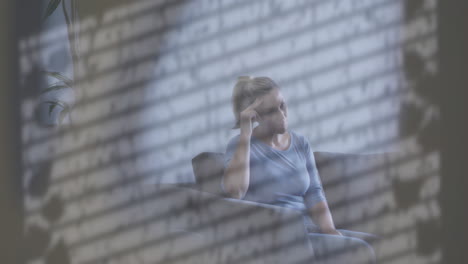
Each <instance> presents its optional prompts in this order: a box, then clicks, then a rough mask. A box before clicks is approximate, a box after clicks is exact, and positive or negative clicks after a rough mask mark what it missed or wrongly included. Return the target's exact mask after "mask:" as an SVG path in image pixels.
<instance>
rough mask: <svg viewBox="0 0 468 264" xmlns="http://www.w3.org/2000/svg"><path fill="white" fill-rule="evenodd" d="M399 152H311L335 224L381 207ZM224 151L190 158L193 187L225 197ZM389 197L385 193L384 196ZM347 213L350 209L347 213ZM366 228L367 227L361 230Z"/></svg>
mask: <svg viewBox="0 0 468 264" xmlns="http://www.w3.org/2000/svg"><path fill="white" fill-rule="evenodd" d="M399 156H400V153H396V152H395V153H374V154H349V153H339V152H324V151H316V152H314V157H315V161H316V164H317V169H318V171H319V175H320V178H321V180H322V184H323V187H324V191H325V195H326V197H327V201H328V204H329V206H330V209H331V210H332V212H333V214H334V215H335V216H336V217H334V219H335V222H336V223H335V224H337V226H347V225H348V224H349V223H353V222H356V221H360V220H359V219H360V217H361V218H362V217H363V216H364V215H367V214H371V213H372V212H373V211H375V210H381V209H382V208H384V207H385V206H386V205H385V203H384V202H383V201H384V199H383V198H382V196H384V195H385V193H384V192H383V191H381V192H378V191H377V190H378V189H382V188H383V187H384V186H391V182H390V181H391V178H392V177H390V176H389V174H390V169H391V167H392V166H393V165H394V164H395V160H398V159H399V158H398V157H399ZM223 157H224V154H223V153H219V152H203V153H200V154H199V155H197V156H196V157H195V158H193V159H192V165H193V170H194V174H195V179H196V184H195V185H196V188H197V189H199V190H201V191H204V192H208V193H212V194H216V195H221V196H225V194H224V192H223V190H222V188H221V179H222V175H223V172H224V162H223ZM387 196H388V195H387ZM349 212H353V213H352V214H350V213H349ZM361 230H362V231H370V230H366V227H363V228H362V229H361Z"/></svg>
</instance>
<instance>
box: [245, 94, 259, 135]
mask: <svg viewBox="0 0 468 264" xmlns="http://www.w3.org/2000/svg"><path fill="white" fill-rule="evenodd" d="M262 102H263V98H259V97H257V99H255V101H254V102H253V103H252V104H251V105H249V106H248V107H247V108H245V109H244V110H243V111H242V112H241V113H240V129H241V134H244V135H246V136H248V137H250V136H251V135H252V129H253V128H252V123H253V121H255V120H260V115H259V114H258V113H257V111H255V108H256V107H257V106H259V105H260V104H261V103H262Z"/></svg>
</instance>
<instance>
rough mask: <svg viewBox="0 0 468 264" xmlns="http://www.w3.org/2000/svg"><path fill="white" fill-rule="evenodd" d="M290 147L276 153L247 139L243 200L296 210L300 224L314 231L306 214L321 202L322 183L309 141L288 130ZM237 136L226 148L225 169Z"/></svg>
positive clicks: (232, 152)
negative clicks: (301, 219)
mask: <svg viewBox="0 0 468 264" xmlns="http://www.w3.org/2000/svg"><path fill="white" fill-rule="evenodd" d="M288 132H289V133H290V134H291V144H290V146H289V148H288V149H286V150H277V149H275V148H272V147H271V146H269V145H267V144H265V143H264V142H262V141H261V140H259V139H257V138H256V137H255V136H252V137H251V140H250V183H249V188H248V189H247V192H246V194H245V197H244V198H243V199H245V200H248V201H253V202H259V203H267V204H272V205H278V206H283V207H289V208H293V209H296V210H299V211H301V212H302V213H303V215H304V223H305V224H306V226H307V228H308V229H309V230H312V231H318V228H317V226H316V225H315V224H314V223H313V221H312V219H311V218H310V216H309V215H308V209H309V208H311V207H313V206H314V205H315V204H316V203H318V202H320V201H325V200H326V198H325V195H324V192H323V188H322V182H321V180H320V176H319V174H318V170H317V166H316V163H315V158H314V155H313V151H312V149H311V147H310V144H309V141H308V140H307V139H306V138H305V137H304V136H302V135H300V134H298V133H296V132H294V131H292V130H288ZM239 139H240V135H237V136H235V137H233V138H232V139H231V140H230V141H229V143H228V145H227V148H226V153H225V155H224V166H225V167H226V166H227V165H228V163H229V162H230V160H231V159H232V156H233V155H234V152H235V151H236V147H237V144H238V142H239Z"/></svg>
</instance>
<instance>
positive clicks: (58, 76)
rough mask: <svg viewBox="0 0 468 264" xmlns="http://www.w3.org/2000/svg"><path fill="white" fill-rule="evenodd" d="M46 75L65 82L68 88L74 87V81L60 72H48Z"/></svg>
mask: <svg viewBox="0 0 468 264" xmlns="http://www.w3.org/2000/svg"><path fill="white" fill-rule="evenodd" d="M44 73H45V74H47V75H49V76H52V77H54V78H56V79H58V80H60V81H62V82H64V83H65V84H66V85H67V86H68V87H70V88H71V87H72V86H73V81H72V80H71V79H70V78H68V77H67V76H65V75H63V74H61V73H59V72H48V71H44Z"/></svg>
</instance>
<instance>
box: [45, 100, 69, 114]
mask: <svg viewBox="0 0 468 264" xmlns="http://www.w3.org/2000/svg"><path fill="white" fill-rule="evenodd" d="M45 103H48V104H50V105H49V115H51V114H52V111H54V108H55V107H56V106H61V107H63V109H64V110H67V109H68V106H67V105H66V104H65V103H62V102H54V101H47V102H45Z"/></svg>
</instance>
